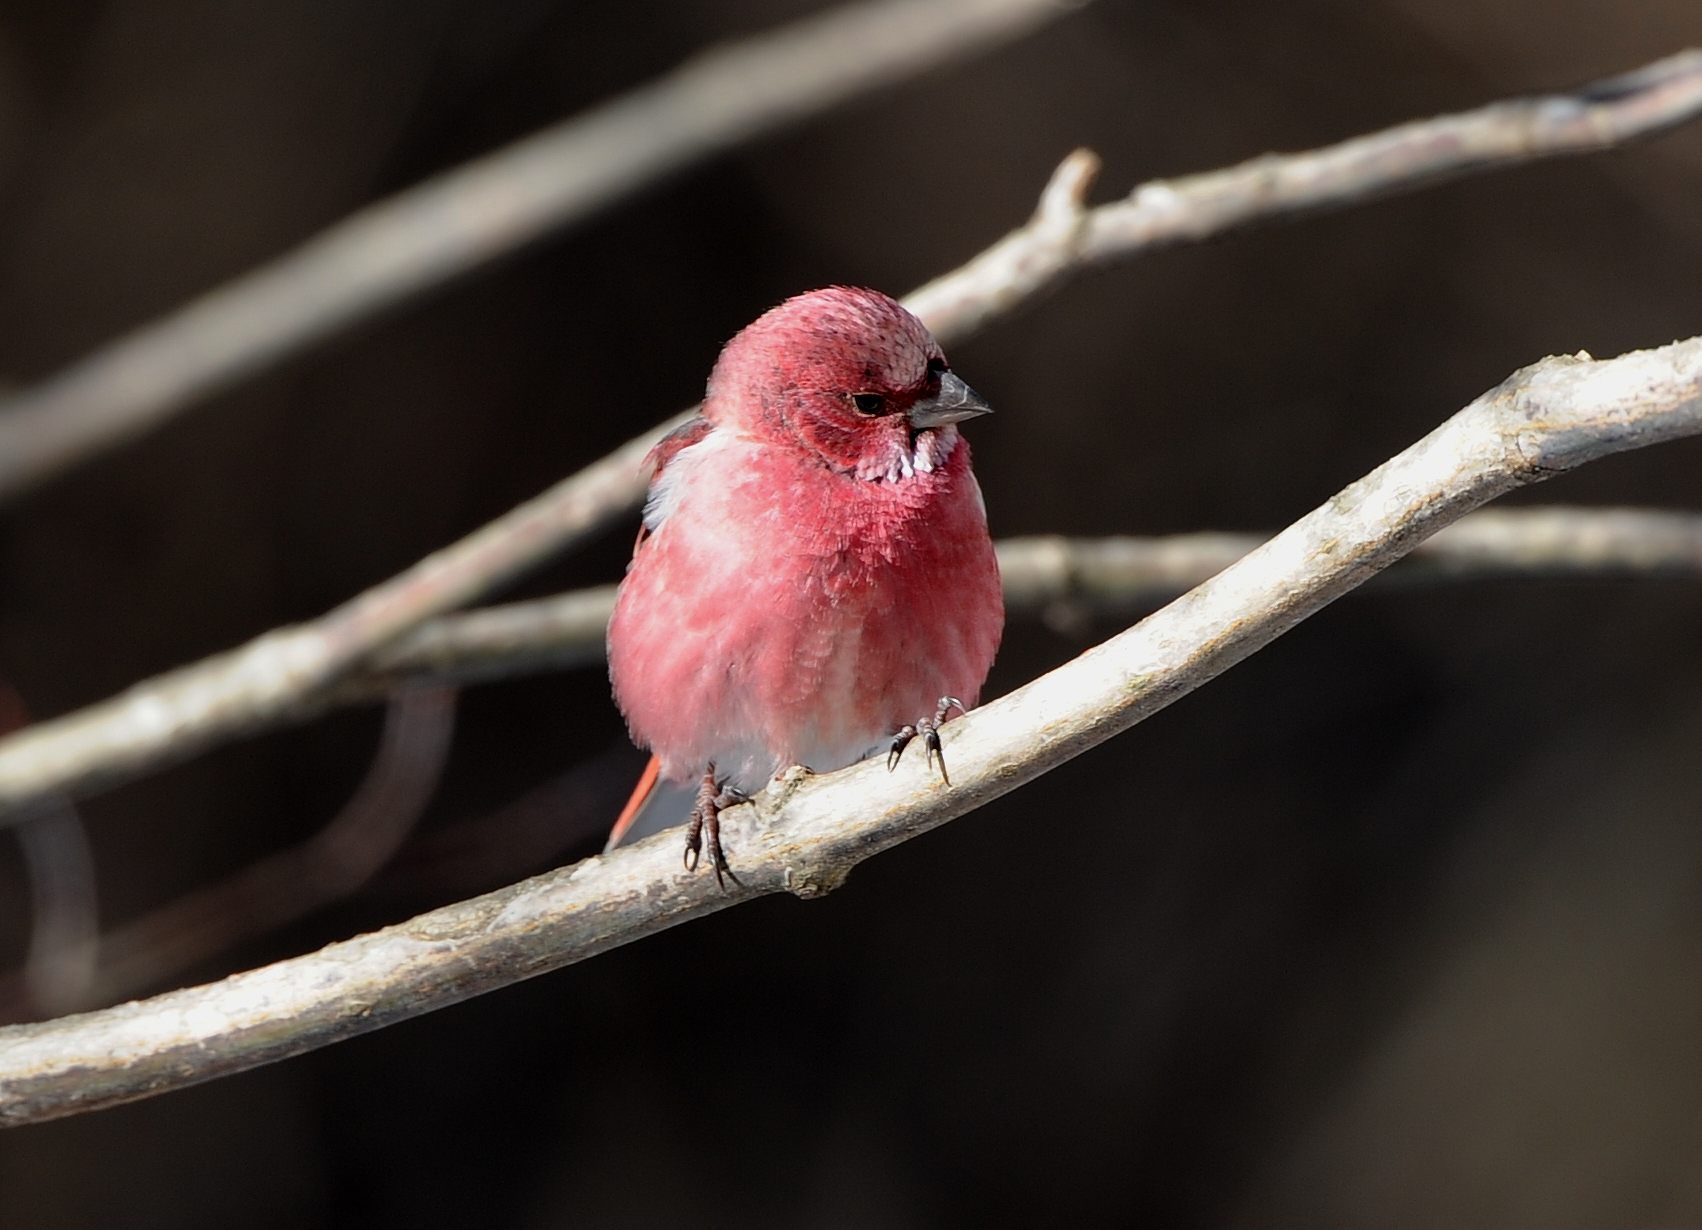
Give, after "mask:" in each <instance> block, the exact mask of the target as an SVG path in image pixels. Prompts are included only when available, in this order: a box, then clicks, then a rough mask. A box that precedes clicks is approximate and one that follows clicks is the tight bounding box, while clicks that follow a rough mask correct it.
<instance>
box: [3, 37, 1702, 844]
mask: <svg viewBox="0 0 1702 1230" xmlns="http://www.w3.org/2000/svg"><path fill="white" fill-rule="evenodd" d="M1698 113H1702V52H1687V53H1685V54H1684V55H1680V56H1674V57H1672V58H1670V59H1667V60H1663V61H1660V62H1658V63H1656V64H1652V65H1650V66H1648V67H1647V68H1644V69H1642V70H1639V71H1638V72H1637V73H1633V74H1631V75H1629V76H1627V77H1621V78H1614V79H1612V80H1610V81H1604V82H1598V83H1596V84H1595V85H1593V86H1589V87H1586V88H1584V89H1581V90H1578V91H1574V92H1572V93H1569V94H1559V95H1549V96H1545V97H1542V98H1538V99H1531V100H1523V101H1517V102H1505V103H1497V104H1495V105H1493V106H1490V107H1486V108H1483V109H1481V110H1478V111H1473V112H1467V113H1464V114H1462V115H1457V116H1451V117H1444V118H1442V119H1437V120H1427V121H1423V122H1420V123H1416V124H1409V125H1405V126H1403V127H1400V128H1395V129H1390V130H1388V131H1387V132H1384V133H1380V134H1375V135H1373V136H1369V137H1361V138H1358V139H1356V140H1354V141H1349V142H1345V143H1343V144H1341V145H1338V146H1333V147H1330V148H1327V149H1323V150H1317V151H1313V152H1311V153H1305V154H1295V155H1284V156H1271V157H1267V158H1263V159H1258V160H1256V161H1254V162H1252V163H1247V164H1244V165H1242V166H1240V167H1235V168H1231V169H1229V170H1226V171H1221V172H1216V173H1213V174H1211V175H1206V176H1196V177H1193V178H1191V179H1188V180H1178V181H1173V182H1171V183H1168V184H1162V183H1161V184H1149V185H1147V186H1146V187H1144V188H1142V189H1138V190H1137V191H1136V192H1135V193H1134V194H1133V195H1132V196H1131V197H1130V198H1129V199H1128V200H1127V201H1123V202H1113V203H1111V204H1109V205H1105V206H1101V207H1099V208H1097V209H1086V208H1085V206H1084V204H1083V197H1084V194H1085V192H1086V189H1087V186H1088V183H1089V181H1090V179H1091V178H1092V174H1093V169H1094V160H1093V158H1092V155H1090V154H1086V153H1084V152H1078V153H1077V154H1075V155H1072V156H1071V157H1070V158H1069V159H1066V160H1065V162H1064V163H1063V165H1062V166H1061V167H1060V168H1059V170H1058V172H1057V173H1056V174H1055V175H1054V177H1053V180H1052V183H1051V184H1050V185H1049V186H1048V187H1047V189H1046V191H1045V193H1044V194H1043V196H1042V200H1041V204H1040V207H1039V209H1038V210H1037V212H1036V214H1035V217H1034V219H1033V220H1032V221H1031V222H1030V223H1029V224H1028V225H1027V226H1026V227H1024V228H1023V229H1021V230H1019V231H1016V232H1014V233H1013V234H1012V235H1010V236H1007V237H1006V238H1005V239H1003V240H1001V241H1000V242H999V243H998V244H996V245H995V246H994V247H993V248H992V249H990V250H989V251H988V252H986V253H984V254H983V255H982V256H980V257H977V258H976V259H975V260H974V261H972V262H971V263H970V264H969V265H967V266H965V267H964V268H963V269H962V270H960V271H958V272H957V273H955V274H950V275H947V277H945V278H942V279H940V280H939V281H936V282H934V283H932V284H930V285H929V286H927V287H924V288H923V289H922V290H921V291H918V292H917V293H916V294H915V295H913V296H911V298H910V300H909V302H910V304H911V305H912V306H913V307H914V308H916V309H917V310H918V311H919V312H920V313H921V314H922V315H923V317H924V319H926V320H927V321H928V322H929V324H930V325H931V326H932V327H933V328H934V329H935V330H936V331H937V332H939V333H940V334H941V335H942V336H945V337H950V338H956V337H961V336H963V335H964V334H966V333H969V332H972V331H973V330H975V329H977V328H979V327H981V326H982V325H983V324H985V323H986V322H987V321H988V320H989V319H991V318H992V317H993V316H995V315H997V314H998V313H1000V312H1002V311H1005V310H1007V309H1008V308H1010V307H1011V306H1013V305H1014V304H1015V303H1016V302H1018V301H1020V300H1021V299H1023V298H1025V297H1027V296H1029V295H1032V294H1034V293H1036V292H1037V291H1039V290H1040V289H1042V288H1044V287H1045V286H1047V285H1049V284H1051V283H1052V282H1055V281H1056V280H1057V279H1058V278H1060V277H1062V276H1063V275H1064V274H1066V273H1069V272H1072V271H1074V270H1075V269H1078V268H1081V267H1082V266H1084V265H1085V264H1089V263H1094V262H1103V261H1105V260H1107V259H1109V258H1110V257H1112V256H1115V255H1130V254H1134V253H1137V252H1141V251H1146V250H1149V249H1151V248H1153V247H1155V246H1158V245H1161V244H1169V243H1177V242H1182V241H1185V240H1189V239H1199V238H1203V237H1205V236H1207V235H1210V234H1215V233H1218V232H1220V231H1222V230H1224V229H1228V228H1231V227H1234V226H1239V225H1243V224H1245V223H1247V222H1250V221H1253V220H1255V219H1257V218H1261V217H1270V216H1281V215H1283V214H1287V213H1292V212H1294V211H1296V210H1299V209H1302V208H1322V207H1324V206H1326V205H1330V204H1338V203H1343V202H1347V201H1353V200H1360V199H1364V198H1366V197H1370V196H1377V195H1386V194H1388V193H1392V192H1396V191H1401V190H1403V189H1409V188H1412V187H1415V186H1417V185H1419V184H1421V183H1425V182H1429V181H1430V180H1431V179H1434V178H1435V177H1436V176H1438V175H1441V174H1443V173H1446V172H1463V171H1467V170H1480V169H1487V168H1489V167H1493V166H1497V165H1510V164H1512V163H1516V162H1519V161H1523V160H1525V159H1528V158H1532V157H1538V156H1542V155H1545V154H1560V153H1571V152H1578V151H1581V150H1585V149H1597V148H1602V147H1604V146H1607V145H1611V144H1613V143H1615V142H1617V141H1621V140H1625V139H1629V138H1630V137H1633V136H1637V135H1640V134H1643V133H1647V132H1651V131H1654V130H1656V129H1658V128H1661V127H1665V126H1670V125H1672V124H1676V123H1679V122H1681V121H1683V120H1686V119H1690V118H1693V117H1694V116H1696V115H1697V114H1698ZM1460 148H1464V149H1466V150H1467V151H1468V153H1469V156H1468V155H1463V154H1461V153H1460V152H1459V150H1460ZM1108 220H1115V221H1108ZM1084 236H1096V238H1093V239H1092V241H1091V242H1089V241H1088V240H1087V239H1086V238H1084ZM679 421H680V418H679V417H676V418H674V419H671V420H669V421H668V422H667V423H664V424H662V425H661V426H659V427H657V428H655V429H653V430H651V431H649V432H646V433H645V434H644V435H642V436H640V437H638V438H637V439H635V440H632V441H630V442H629V443H627V444H625V445H623V446H622V447H621V448H620V449H618V450H616V451H615V452H614V453H611V454H610V455H609V456H607V457H605V458H603V459H602V460H601V461H598V462H596V463H595V464H593V465H592V466H590V467H588V468H587V469H585V470H583V471H581V472H580V473H578V474H576V475H574V476H572V477H571V478H568V479H565V480H563V481H562V482H561V483H559V484H557V485H556V486H555V487H553V488H551V489H550V490H549V491H546V492H544V493H543V494H542V495H540V496H538V497H536V498H535V499H533V500H531V501H529V502H528V503H526V504H523V505H521V506H520V507H519V508H517V509H515V510H514V511H513V512H511V513H508V514H506V515H504V516H503V517H500V518H498V519H497V520H495V521H493V522H491V523H490V524H489V525H487V526H485V527H483V528H482V529H480V530H478V531H476V532H475V533H474V534H472V535H470V536H468V537H467V538H466V539H463V540H462V541H461V542H459V543H456V544H454V545H453V546H450V547H448V548H445V549H444V550H443V551H440V552H438V553H437V554H436V555H433V556H430V557H428V558H427V559H425V560H424V561H422V562H421V563H420V564H418V565H416V566H415V567H414V568H412V569H410V570H409V571H407V572H405V573H403V574H402V575H400V576H398V577H396V578H394V579H392V580H390V581H387V582H385V583H384V584H382V585H380V586H377V587H376V588H374V589H372V590H370V591H368V592H367V593H366V594H364V595H361V596H360V597H358V598H356V599H354V600H353V601H351V602H349V603H346V604H345V605H344V606H342V607H339V608H338V609H337V610H335V611H332V612H331V613H330V614H328V615H327V616H325V617H324V618H323V619H320V620H318V621H315V622H314V623H311V624H305V625H301V626H298V627H294V628H285V629H280V630H277V631H275V632H272V633H268V634H267V635H265V636H262V637H260V638H259V639H257V640H255V641H252V642H250V643H249V644H248V645H246V646H243V647H242V648H239V649H237V650H234V651H232V652H230V653H226V654H222V655H219V656H217V657H214V658H210V659H207V660H206V661H203V662H200V663H197V664H194V665H191V666H187V667H184V668H182V669H180V670H178V671H174V672H171V673H169V674H166V675H163V676H160V677H158V678H155V679H152V680H147V681H144V682H142V683H139V684H137V685H136V686H135V687H134V688H132V689H131V690H130V691H129V692H127V693H125V694H124V695H122V696H119V697H116V698H114V699H112V700H109V701H105V702H102V703H100V704H97V705H94V706H91V707H90V708H88V709H84V710H82V711H80V712H78V713H75V714H72V715H70V716H68V717H64V718H60V719H57V720H54V721H51V722H45V723H41V724H39V725H37V726H34V727H31V728H30V729H28V730H25V731H22V732H19V733H18V734H15V735H12V736H10V737H8V738H4V739H0V822H4V821H5V818H6V817H7V816H8V815H9V814H13V813H15V811H16V809H17V808H18V807H19V806H20V805H21V804H23V803H25V802H28V801H29V800H30V799H32V798H38V797H40V796H41V795H43V794H47V793H52V792H55V791H72V792H86V791H88V790H90V789H93V788H96V787H98V786H101V785H106V784H111V783H114V782H118V781H122V780H125V779H126V778H129V777H133V776H135V775H137V774H139V773H142V772H145V771H147V770H149V769H152V768H155V767H158V766H160V765H164V764H168V763H172V762H175V761H178V760H182V759H184V758H186V757H188V756H190V755H193V754H195V753H196V752H199V751H201V750H203V749H204V748H206V747H209V746H212V745H213V744H215V743H218V742H222V741H225V740H229V739H232V738H236V737H239V736H241V735H244V734H248V733H252V732H254V731H256V730H260V729H263V728H265V727H266V726H268V725H271V724H273V723H276V722H279V721H281V720H284V719H285V718H287V717H290V716H292V715H296V714H303V713H308V712H312V711H314V710H315V709H316V708H317V707H319V706H321V705H323V704H324V703H326V699H327V694H328V693H329V691H330V690H331V689H332V688H333V687H334V686H335V685H336V684H337V682H338V680H339V678H340V676H342V675H343V674H344V673H345V672H347V671H348V670H349V669H350V668H352V667H353V666H354V665H355V664H357V663H359V662H361V661H363V660H364V659H366V658H367V657H368V656H369V655H371V654H372V653H374V652H376V651H377V650H379V649H380V648H382V647H383V646H385V645H387V644H388V643H389V642H390V641H391V640H393V639H394V638H395V637H397V636H398V635H400V634H401V633H403V632H405V631H407V630H408V629H410V628H412V627H415V626H417V625H419V624H421V623H424V622H425V621H426V620H428V619H430V618H432V617H433V616H436V615H439V614H442V613H443V612H445V611H448V610H452V609H455V608H457V607H460V606H463V605H465V604H466V603H467V602H469V601H471V600H473V599H474V598H476V597H478V596H480V595H482V594H485V593H488V592H489V591H490V590H491V589H493V588H495V587H497V586H499V585H501V584H504V583H505V582H507V581H509V580H511V579H512V578H514V577H515V576H517V575H519V574H520V573H521V572H523V571H525V570H526V569H527V568H530V567H532V566H533V565H535V564H536V563H538V562H539V561H541V560H543V559H544V558H546V557H548V556H549V555H551V554H554V553H555V552H558V551H561V550H564V549H566V548H567V547H569V546H571V545H573V544H574V543H576V542H579V541H581V540H583V539H584V538H585V537H587V536H589V535H590V534H591V533H593V532H595V531H596V530H597V529H599V528H600V527H601V526H603V525H604V524H606V523H607V522H608V521H609V520H610V519H612V518H614V517H616V516H619V515H622V514H623V513H624V512H625V511H626V510H627V509H629V508H631V507H632V506H633V505H634V504H635V503H636V501H637V499H638V495H639V493H640V489H641V485H642V479H641V476H640V467H639V462H640V460H641V459H642V458H643V456H644V455H645V453H647V452H648V451H649V449H650V447H651V446H652V445H653V444H654V443H655V441H656V440H657V439H659V438H660V437H661V435H662V434H663V433H664V432H666V431H667V430H670V429H671V428H672V427H673V426H674V425H675V424H677V423H678V422H679ZM3 448H4V433H3V430H0V466H3V465H4V464H5V462H4V460H3V458H4V456H5V454H4V452H3ZM0 487H3V480H0Z"/></svg>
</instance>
